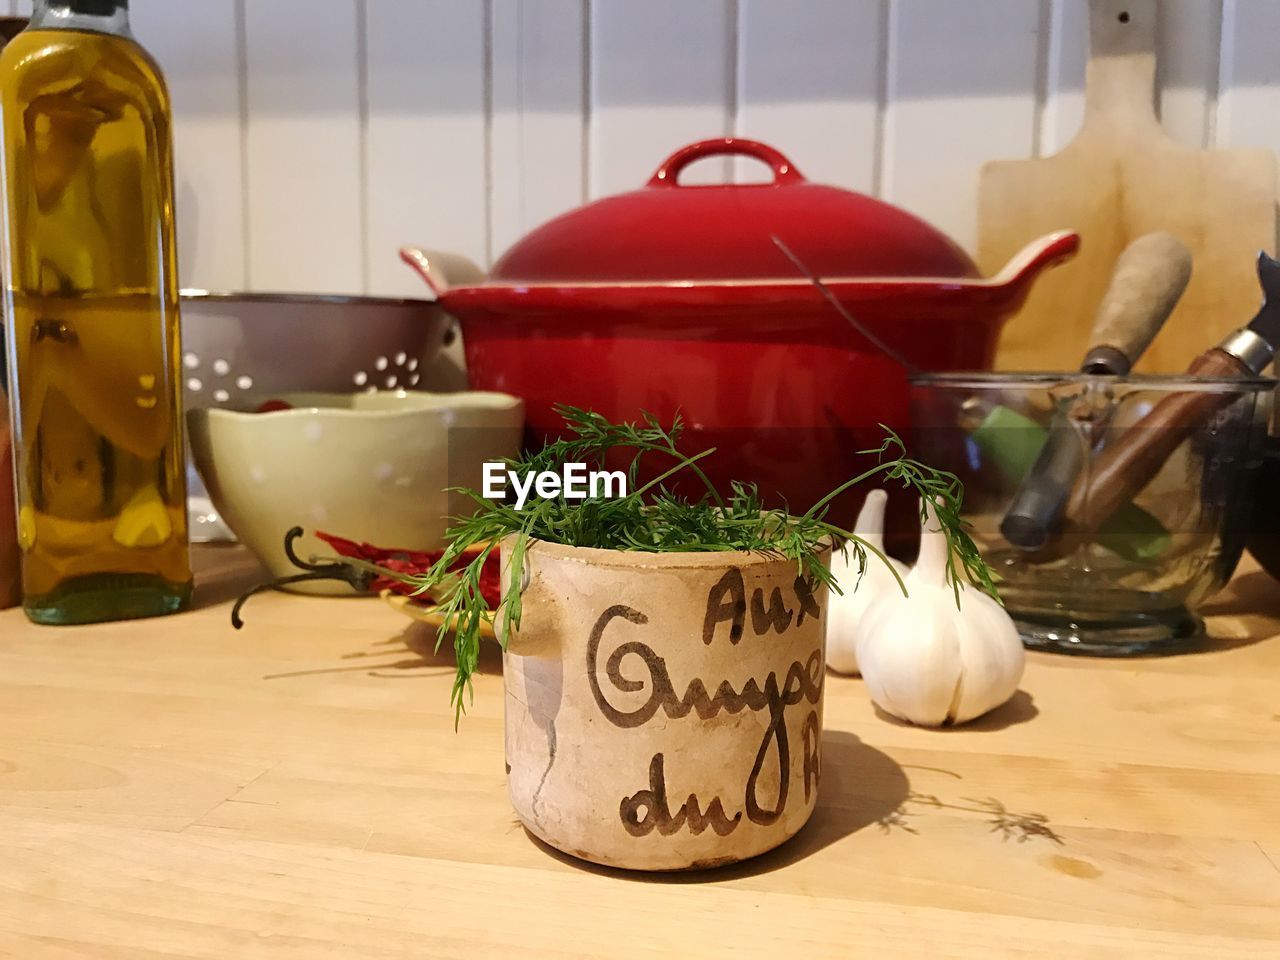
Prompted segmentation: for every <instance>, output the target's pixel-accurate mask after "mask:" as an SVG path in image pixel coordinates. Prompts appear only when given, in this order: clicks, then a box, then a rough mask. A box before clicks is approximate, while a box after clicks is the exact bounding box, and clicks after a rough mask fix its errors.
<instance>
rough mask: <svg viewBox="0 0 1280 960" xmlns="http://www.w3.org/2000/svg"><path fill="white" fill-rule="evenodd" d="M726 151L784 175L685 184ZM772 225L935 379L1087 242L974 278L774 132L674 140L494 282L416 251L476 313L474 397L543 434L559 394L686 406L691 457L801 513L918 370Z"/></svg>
mask: <svg viewBox="0 0 1280 960" xmlns="http://www.w3.org/2000/svg"><path fill="white" fill-rule="evenodd" d="M717 154H721V155H728V154H738V155H745V156H749V157H755V158H756V159H758V160H761V161H763V162H764V163H765V164H767V165H768V166H769V167H771V168H772V170H773V174H774V176H773V180H772V181H771V182H769V183H760V184H725V185H711V186H686V185H682V184H680V183H679V180H678V178H679V174H680V171H681V170H682V169H683V168H684V167H685V166H687V165H688V164H689V163H691V162H692V161H694V160H697V159H699V158H702V157H707V156H712V155H717ZM773 237H777V238H778V239H780V240H781V241H782V242H783V243H784V244H785V245H786V247H787V248H789V249H790V250H791V251H792V252H793V253H794V254H795V256H796V257H797V258H798V259H799V260H800V261H801V263H803V264H804V265H805V267H806V269H807V270H808V271H809V272H811V273H813V274H814V275H816V276H818V277H820V278H821V279H822V280H823V282H824V284H825V286H827V287H828V288H829V289H830V290H831V292H832V293H833V294H834V295H835V297H837V298H838V299H839V301H840V302H841V304H842V305H843V306H844V307H846V308H847V309H848V311H849V312H851V313H852V314H853V315H854V316H855V317H856V318H857V320H858V321H859V323H860V324H861V325H862V326H863V328H864V329H866V330H868V331H869V332H870V333H871V334H872V335H873V336H874V337H875V338H876V339H877V340H879V341H881V344H882V345H883V346H884V347H887V348H888V350H889V351H891V353H892V354H893V355H894V356H897V357H899V358H901V359H902V360H904V361H906V362H907V363H909V364H911V365H912V366H914V367H917V368H919V369H921V370H928V371H933V370H960V369H973V370H981V369H988V368H989V367H990V365H991V362H992V358H993V355H994V351H995V346H996V339H997V336H998V334H999V331H1000V326H1001V324H1002V322H1003V321H1004V320H1005V318H1006V317H1008V316H1009V315H1010V314H1011V313H1012V312H1013V311H1014V310H1016V309H1017V308H1018V307H1019V305H1021V303H1022V302H1023V300H1024V299H1025V297H1026V295H1027V292H1028V289H1029V288H1030V286H1031V283H1032V282H1033V281H1034V279H1035V278H1036V277H1037V276H1038V275H1039V274H1040V273H1041V271H1043V270H1045V269H1046V268H1048V267H1050V266H1052V265H1054V264H1057V263H1059V262H1061V261H1063V260H1064V259H1066V258H1068V257H1069V256H1070V255H1071V254H1073V253H1074V252H1075V250H1076V247H1077V245H1078V238H1077V237H1076V236H1075V235H1074V234H1071V233H1060V234H1053V235H1050V236H1047V237H1044V238H1042V239H1040V240H1038V241H1036V242H1035V243H1033V244H1031V245H1030V246H1029V247H1027V249H1026V250H1025V251H1023V252H1022V253H1021V254H1019V256H1018V257H1016V258H1015V259H1014V260H1013V261H1012V262H1011V263H1010V264H1009V265H1008V266H1007V267H1006V268H1005V269H1004V270H1002V271H1001V272H1000V273H999V274H998V275H997V276H995V277H993V278H991V279H981V278H979V277H978V271H977V268H976V267H975V266H974V264H973V262H972V261H971V260H970V259H969V258H968V257H967V256H966V255H965V253H964V251H962V250H961V249H960V248H959V247H957V246H956V245H955V244H954V243H952V242H951V241H950V240H949V239H948V238H947V237H945V236H944V235H943V234H941V233H940V232H939V231H937V230H935V229H934V228H933V227H931V226H929V225H928V224H926V223H925V222H923V221H922V220H919V219H917V218H916V217H913V216H911V215H910V214H908V213H906V212H904V211H902V210H899V209H897V208H896V207H892V206H890V205H888V204H885V203H881V202H880V201H878V200H875V199H872V198H871V197H867V196H863V195H861V194H857V193H853V192H851V191H848V190H842V189H838V188H836V187H829V186H822V185H819V184H814V183H810V182H809V181H807V180H806V179H805V178H804V177H803V176H801V175H800V172H799V171H798V170H796V168H795V166H794V165H793V164H791V163H790V162H789V161H788V160H787V159H786V157H784V156H783V155H782V154H781V153H779V152H778V151H777V150H774V149H773V148H772V147H769V146H766V145H764V144H762V143H757V142H755V141H751V140H740V139H718V140H706V141H702V142H700V143H695V144H692V145H690V146H688V147H685V148H684V149H682V150H679V151H677V152H676V153H675V154H673V155H672V156H671V157H669V158H668V159H667V160H666V161H665V162H664V163H663V164H662V165H661V166H660V167H659V168H658V170H657V172H656V173H655V174H654V175H653V177H652V178H651V179H650V180H649V182H648V184H646V185H645V186H644V187H642V188H641V189H639V190H636V191H634V192H632V193H627V194H623V195H621V196H616V197H609V198H606V199H603V200H598V201H596V202H594V203H591V204H588V205H587V206H585V207H582V208H580V209H577V210H574V211H572V212H570V213H567V214H565V215H563V216H561V217H558V218H556V219H555V220H552V221H550V222H549V223H546V224H544V225H543V226H541V227H539V228H538V229H536V230H534V231H533V232H532V233H530V234H529V235H528V236H526V237H525V238H524V239H522V240H521V241H520V242H518V243H517V244H516V245H515V246H514V247H512V248H511V250H509V251H508V252H507V253H506V255H505V256H503V257H502V258H501V259H500V260H499V261H498V262H497V263H496V264H495V265H494V268H493V271H492V273H491V275H490V276H489V278H488V279H487V280H483V281H482V280H481V274H480V271H478V270H477V269H476V268H475V267H473V266H470V265H467V264H465V261H461V260H460V258H457V257H451V256H447V255H436V254H428V253H424V252H423V251H421V250H415V249H406V250H405V251H403V252H402V255H403V256H404V258H405V259H406V261H408V262H409V263H410V264H411V265H413V266H414V267H416V268H417V269H418V270H419V272H420V273H421V274H422V276H423V278H424V279H425V280H426V282H427V283H428V284H429V285H430V286H431V288H432V289H433V290H434V291H435V293H436V295H437V297H438V298H439V301H440V303H441V304H442V305H443V306H444V308H445V309H446V310H447V311H448V312H450V313H452V314H454V315H455V316H457V317H458V318H459V320H460V321H461V322H462V327H463V337H464V339H465V343H466V357H467V367H468V370H469V373H470V377H471V382H472V385H473V387H474V388H476V389H482V390H500V391H504V392H507V393H513V394H515V395H517V396H520V397H523V398H524V400H525V405H526V411H527V418H528V419H527V422H528V425H529V430H530V432H531V436H530V440H531V441H532V442H537V441H539V440H541V439H542V438H544V437H546V436H548V435H552V434H554V433H555V432H556V431H557V429H558V427H559V426H560V425H561V420H560V418H559V416H558V415H557V414H556V413H555V411H554V410H553V405H554V404H556V403H569V404H573V405H575V406H580V407H586V408H590V409H593V410H595V411H597V412H599V413H601V414H603V415H605V416H606V417H609V418H611V419H618V418H626V419H633V418H635V417H636V416H638V414H639V413H640V412H641V411H642V410H643V411H649V412H651V413H653V414H655V415H657V416H658V417H659V418H660V419H662V420H664V421H665V420H669V419H670V418H671V417H672V416H673V415H674V414H675V413H676V412H677V411H679V412H680V413H681V414H682V415H683V416H684V419H685V421H686V424H687V432H686V438H687V439H686V442H685V444H684V445H683V446H684V447H685V449H688V450H690V451H697V450H701V449H703V448H705V447H708V446H715V447H716V448H717V451H718V452H717V454H716V455H715V456H714V457H713V458H711V460H710V461H709V463H708V464H707V466H708V473H710V474H711V476H712V478H713V480H716V481H717V482H719V483H726V482H727V481H728V480H730V479H736V480H744V481H754V482H756V483H758V484H759V486H760V489H761V492H762V493H763V494H764V495H765V496H766V498H767V499H769V500H774V501H775V502H776V499H777V498H779V497H781V498H785V500H786V501H787V502H788V503H789V504H790V506H791V507H792V508H805V507H807V506H808V505H809V504H811V503H812V502H813V501H814V500H816V499H818V498H819V497H820V496H822V495H823V494H825V493H826V492H827V491H829V490H830V489H832V488H833V487H835V486H836V485H838V484H839V483H840V482H842V481H843V480H845V479H847V478H848V477H849V476H850V475H851V473H852V471H854V470H855V469H857V468H858V466H859V464H860V463H864V462H865V458H858V457H857V456H856V451H858V450H861V449H864V448H866V447H868V446H878V445H879V442H880V439H881V437H882V431H881V429H880V427H879V424H886V425H888V426H890V427H893V428H895V429H897V430H899V431H905V429H906V428H907V426H908V425H909V424H908V420H907V417H908V403H907V382H906V377H905V371H904V367H903V364H902V363H900V362H898V360H896V359H894V358H893V356H890V355H887V354H886V352H885V350H882V349H880V348H879V347H877V346H876V345H873V344H872V343H871V342H869V341H868V339H867V338H865V337H864V336H862V335H861V334H859V333H858V332H857V330H855V329H854V328H853V327H851V326H850V324H849V323H848V322H847V321H846V320H845V319H843V318H842V317H841V316H840V314H839V313H838V312H836V311H835V309H834V308H833V307H832V306H831V305H830V304H829V303H827V302H826V301H825V300H824V299H823V297H822V295H821V293H820V292H819V290H818V289H817V288H816V287H815V286H814V285H813V283H812V282H811V281H810V280H808V279H807V278H806V277H805V276H803V275H802V274H801V273H800V272H799V271H798V270H797V268H796V267H795V265H794V264H793V263H792V262H791V261H790V260H789V259H788V258H787V257H786V255H785V254H784V253H783V252H782V250H781V249H780V248H779V246H778V245H777V244H775V242H774V241H773ZM459 279H462V280H463V283H461V284H459V282H458V281H459ZM849 509H851V506H850V505H848V504H846V505H845V509H844V510H841V511H840V514H847V512H848V510H849ZM838 518H840V519H847V517H838Z"/></svg>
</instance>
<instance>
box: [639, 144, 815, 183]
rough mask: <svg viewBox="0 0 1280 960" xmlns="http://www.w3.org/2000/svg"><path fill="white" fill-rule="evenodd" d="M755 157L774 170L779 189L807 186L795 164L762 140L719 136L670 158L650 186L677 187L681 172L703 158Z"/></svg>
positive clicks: (656, 173) (688, 147)
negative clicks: (795, 185) (799, 185)
mask: <svg viewBox="0 0 1280 960" xmlns="http://www.w3.org/2000/svg"><path fill="white" fill-rule="evenodd" d="M721 156H723V157H752V158H754V159H756V160H759V161H760V162H761V163H763V164H764V165H765V166H767V167H768V168H769V169H770V170H772V171H773V182H774V184H775V185H776V186H785V185H787V184H796V183H808V181H807V180H806V179H805V178H804V176H803V175H802V174H801V173H800V171H799V170H797V169H796V165H795V164H794V163H792V162H791V161H790V160H788V159H787V158H786V157H785V156H784V155H783V154H782V153H781V152H780V151H778V150H775V149H774V148H773V147H771V146H769V145H768V144H767V143H761V142H760V141H759V140H745V139H743V138H741V137H717V138H716V139H714V140H699V141H698V142H697V143H691V144H689V145H688V146H687V147H681V148H680V149H679V150H677V151H676V152H675V153H673V154H672V155H671V156H669V157H667V159H665V160H663V161H662V166H660V167H658V169H657V171H656V172H655V173H654V175H653V176H652V177H650V178H649V183H648V186H650V187H678V186H679V185H680V183H679V180H680V173H681V171H683V170H684V168H685V167H687V166H688V165H689V164H691V163H693V162H694V161H695V160H701V159H702V158H703V157H721Z"/></svg>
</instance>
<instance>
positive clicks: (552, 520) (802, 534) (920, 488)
mask: <svg viewBox="0 0 1280 960" xmlns="http://www.w3.org/2000/svg"><path fill="white" fill-rule="evenodd" d="M557 412H558V413H559V414H560V415H561V416H562V417H564V421H565V424H566V427H567V434H566V436H565V437H564V438H563V439H560V440H556V441H554V442H552V443H548V444H547V445H546V446H545V447H544V448H543V449H542V450H541V451H539V452H538V453H535V454H531V455H529V456H527V457H525V458H524V459H519V460H510V461H508V462H507V466H508V469H510V470H511V471H512V472H514V473H516V474H517V475H519V476H520V477H521V478H524V477H526V476H527V475H528V474H530V473H535V474H536V473H539V472H541V471H558V470H559V469H560V468H561V467H562V466H563V465H564V464H566V463H586V464H588V465H595V466H596V467H597V468H602V467H603V466H604V460H605V457H606V455H608V454H609V453H610V452H611V451H614V450H626V451H631V453H632V460H631V463H630V466H629V468H628V470H627V475H628V483H627V490H628V491H630V492H629V493H628V495H627V496H625V497H619V498H617V499H604V498H588V499H585V500H581V499H575V500H572V501H569V500H565V499H564V498H563V497H560V498H557V499H554V500H532V501H530V502H529V503H528V504H526V505H525V508H524V509H523V510H516V509H514V508H513V507H511V506H508V505H506V504H504V503H498V502H495V501H492V500H488V499H486V498H485V497H483V496H481V495H480V494H478V493H476V492H475V491H474V490H469V489H461V490H460V491H459V492H461V493H463V494H465V495H466V496H468V497H470V498H471V499H472V500H474V501H475V504H476V511H475V513H474V514H473V515H472V516H469V517H460V518H455V520H454V526H453V527H452V528H451V529H450V530H449V545H448V546H447V547H446V549H445V551H444V555H443V556H442V557H441V558H440V559H439V560H438V561H437V562H436V563H435V564H434V565H433V566H432V567H431V569H430V570H428V571H427V572H426V573H425V574H421V575H419V576H403V577H401V579H403V580H404V581H405V582H406V583H408V584H410V585H412V586H415V587H417V588H418V592H419V593H421V592H425V591H427V590H433V592H434V593H435V595H436V596H437V597H442V600H441V605H440V612H441V613H442V614H443V617H444V622H443V624H442V625H441V627H440V633H439V637H438V639H437V642H436V645H437V649H438V648H439V646H440V644H441V643H442V642H443V641H444V639H445V638H446V637H447V636H448V634H449V633H450V632H452V633H453V634H454V651H455V653H456V655H457V664H458V672H457V677H456V678H455V680H454V686H453V704H454V707H455V709H456V711H457V713H456V715H455V719H456V718H460V717H461V715H462V713H463V711H464V710H465V706H466V704H467V703H468V702H470V699H471V695H472V689H471V678H472V676H473V675H474V674H475V672H476V669H477V666H478V663H479V658H480V639H481V629H482V627H483V625H484V624H490V625H496V627H497V634H498V636H499V637H501V638H502V641H503V645H504V647H505V645H506V637H507V634H508V630H512V629H517V628H518V627H519V625H520V615H521V606H520V586H521V579H522V576H523V571H524V556H525V551H526V550H527V549H528V547H529V544H530V542H531V541H534V540H545V541H549V542H553V543H562V544H567V545H569V546H576V547H598V548H600V549H605V550H640V551H654V552H689V551H708V552H711V551H730V550H745V551H751V552H753V553H763V554H769V555H773V556H778V557H785V558H787V559H789V560H792V561H794V562H795V564H796V566H797V569H798V573H799V575H800V576H803V577H805V578H807V579H809V580H811V581H813V582H820V583H825V584H826V585H827V586H828V587H830V588H832V589H834V590H836V591H839V589H840V587H839V585H837V584H836V583H835V581H834V580H833V578H832V575H831V571H830V570H829V569H828V566H827V563H826V561H825V557H824V551H825V547H826V546H828V545H829V544H831V543H832V542H833V541H834V542H835V543H836V544H837V545H838V546H837V549H840V550H844V551H852V552H853V554H854V557H855V559H856V563H857V568H858V574H859V578H861V575H862V573H863V571H864V570H865V569H866V564H867V554H868V553H871V554H874V555H875V556H876V558H877V560H879V561H881V562H886V561H885V558H884V556H883V555H882V554H880V552H879V551H878V550H876V549H875V548H874V547H872V546H871V545H870V544H868V543H866V542H865V541H863V540H861V539H860V538H859V537H858V536H857V535H855V534H854V533H853V532H851V531H848V530H843V529H840V528H839V527H837V526H835V525H834V524H832V523H829V522H828V521H827V520H826V515H827V509H828V506H829V505H830V503H831V502H832V501H833V500H835V498H836V497H838V496H839V495H840V494H842V493H844V492H845V491H846V490H848V489H849V488H850V487H853V486H856V485H857V484H859V483H862V482H864V481H867V480H870V479H872V478H873V477H877V476H878V477H879V480H880V482H885V483H893V482H900V483H901V484H902V485H903V486H904V487H906V488H909V489H912V490H914V491H915V492H916V494H917V495H918V496H919V497H920V499H921V516H922V517H923V515H924V506H923V504H924V501H926V500H927V501H929V502H932V504H933V506H934V509H935V510H936V512H937V516H938V520H939V522H940V523H941V526H942V532H943V533H944V534H946V537H947V540H948V541H949V543H950V545H951V557H950V559H949V561H948V564H947V579H948V582H949V583H951V584H952V585H953V587H954V589H955V591H956V602H957V604H958V603H959V602H960V590H961V589H962V587H963V585H964V584H965V583H966V582H968V583H972V584H975V585H976V586H977V587H978V588H979V589H981V590H983V591H984V592H986V593H989V594H990V595H991V596H993V597H997V594H996V589H995V582H994V576H993V574H992V572H991V569H990V568H989V567H988V566H987V564H986V563H985V562H984V561H983V559H982V557H981V555H980V554H979V552H978V548H977V547H976V546H975V545H974V543H973V540H972V539H970V537H969V535H968V533H967V532H966V531H965V525H964V523H963V521H962V520H961V519H960V507H961V500H962V497H963V494H964V490H963V487H962V486H961V484H960V481H959V479H958V478H957V477H956V476H955V475H954V474H951V473H946V472H943V471H940V470H934V469H932V468H931V467H928V466H925V465H924V464H922V463H919V462H917V461H915V460H911V459H908V458H907V457H906V451H905V448H904V446H903V444H902V441H901V440H900V439H899V438H898V436H897V435H896V434H895V433H893V431H891V430H889V429H888V428H887V427H886V428H884V429H885V431H886V433H887V434H888V436H887V437H886V439H885V441H884V443H883V444H881V446H880V447H878V448H876V449H873V450H863V451H859V452H860V453H861V454H863V455H867V456H873V457H875V458H876V463H875V465H874V466H872V467H870V468H869V469H867V470H866V471H864V472H863V473H861V474H859V475H858V476H856V477H853V478H852V479H850V480H849V481H848V482H847V483H844V484H841V485H840V486H839V487H838V488H836V489H835V490H833V491H831V493H829V494H828V495H827V496H825V497H823V498H822V500H820V501H819V502H818V503H816V504H814V506H813V507H812V508H811V509H810V510H808V511H807V512H806V513H805V514H804V515H803V516H794V515H791V514H789V513H787V512H786V511H785V510H779V509H768V508H765V507H764V506H763V505H762V504H761V502H760V497H759V494H758V492H757V490H756V488H755V487H754V486H749V485H746V484H739V483H735V484H734V485H733V488H732V490H730V491H729V496H728V497H727V499H726V498H724V497H722V496H721V494H720V492H719V491H717V490H716V489H715V488H714V487H713V486H712V484H711V482H710V480H708V479H707V476H706V474H705V473H703V471H702V468H701V467H700V466H699V461H701V460H702V459H704V458H705V457H708V456H710V455H711V454H712V453H714V452H715V450H714V448H713V449H710V450H704V451H702V452H701V453H698V454H695V455H692V456H690V455H687V454H685V453H682V452H681V451H680V449H679V448H678V446H677V444H678V443H679V440H680V435H681V432H682V422H681V420H680V418H679V417H678V416H677V417H676V419H675V422H673V423H672V425H671V426H670V427H663V426H662V425H661V424H659V423H658V421H657V420H656V419H655V418H654V417H652V416H649V415H647V414H646V415H644V417H643V418H642V420H641V421H640V422H637V423H611V422H609V421H608V420H606V419H605V418H604V417H602V416H600V415H599V414H597V413H593V412H591V411H588V410H580V409H578V408H576V407H570V406H560V407H557ZM651 457H660V458H663V459H665V460H668V461H670V465H669V467H668V468H667V469H665V470H664V471H663V472H662V473H660V474H659V475H658V476H657V477H656V478H655V479H653V480H651V481H649V482H647V483H644V484H639V483H638V477H639V475H640V464H641V461H642V460H644V459H645V458H651ZM680 473H685V474H690V475H692V476H693V477H695V478H696V479H697V480H698V481H699V482H700V483H701V485H702V487H703V489H704V492H703V493H702V495H701V496H700V497H698V498H697V499H688V498H684V497H680V496H677V495H675V494H673V493H671V492H669V491H668V490H667V489H666V488H665V487H664V486H663V484H664V483H666V482H667V481H669V480H670V479H671V478H672V477H674V476H675V475H676V474H680ZM509 536H513V537H514V539H513V540H512V548H511V558H510V562H509V564H508V567H507V578H508V579H507V582H506V583H505V584H504V586H503V591H502V601H501V603H500V604H499V607H498V609H497V610H491V609H490V608H489V604H488V602H487V601H486V600H485V598H484V597H483V596H482V594H481V592H480V574H481V570H482V569H483V568H484V564H485V560H486V558H487V557H488V555H489V553H490V552H492V551H493V550H495V549H497V548H498V542H499V541H500V540H502V539H503V538H505V537H509ZM474 548H479V552H478V553H477V554H476V555H475V557H474V559H472V560H471V562H470V563H469V564H468V565H467V566H466V567H464V568H463V569H462V570H461V571H455V572H450V571H449V568H450V567H451V566H453V565H454V563H455V562H456V561H458V559H459V558H460V557H461V556H462V555H463V554H464V553H466V552H467V551H468V550H471V549H474ZM886 565H888V564H887V562H886ZM889 569H890V570H892V569H893V567H892V566H889ZM384 572H387V571H384ZM894 576H895V577H897V574H896V572H895V574H894ZM898 583H899V586H900V587H901V586H902V581H901V579H900V578H899V580H898ZM846 586H847V584H846ZM855 588H856V584H855ZM903 592H904V593H905V587H903ZM997 599H998V597H997Z"/></svg>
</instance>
